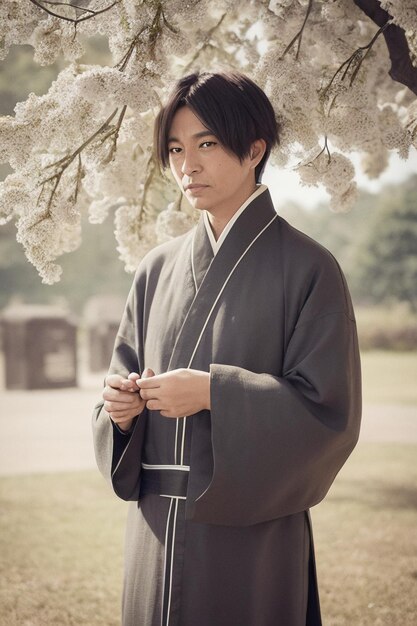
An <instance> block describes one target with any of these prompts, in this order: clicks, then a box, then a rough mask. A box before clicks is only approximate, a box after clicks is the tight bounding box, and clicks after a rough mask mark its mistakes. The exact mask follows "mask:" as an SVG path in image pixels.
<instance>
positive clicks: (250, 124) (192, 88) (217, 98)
mask: <svg viewBox="0 0 417 626" xmlns="http://www.w3.org/2000/svg"><path fill="white" fill-rule="evenodd" d="M183 106H188V107H189V108H190V109H191V110H192V111H193V113H194V114H195V115H196V116H197V117H198V118H199V120H200V121H201V123H202V124H204V126H206V128H208V129H209V131H210V132H211V133H213V134H214V135H215V136H216V137H217V139H218V140H219V141H220V143H221V144H222V145H223V146H224V147H225V148H226V149H228V150H230V151H231V152H232V153H234V154H235V155H236V156H237V157H238V158H239V160H240V161H242V160H243V159H244V158H245V157H247V156H248V155H249V153H250V148H251V145H252V143H253V142H254V141H256V140H257V139H264V140H265V143H266V150H265V154H264V156H263V158H262V160H261V161H260V163H259V164H258V165H257V166H256V169H255V179H256V182H260V180H261V177H262V173H263V170H264V168H265V164H266V162H267V160H268V158H269V155H270V153H271V150H272V148H273V147H274V146H275V145H278V144H279V131H280V125H279V123H278V122H277V120H276V118H275V113H274V109H273V107H272V104H271V102H270V101H269V99H268V97H267V96H266V94H265V93H264V92H263V91H262V89H261V88H260V87H258V85H256V83H254V82H253V81H252V80H251V79H250V78H248V77H247V76H245V75H244V74H241V73H240V72H236V71H233V72H220V73H209V72H203V73H196V74H189V75H188V76H184V78H181V79H180V80H179V81H178V82H177V83H176V84H175V86H174V88H173V90H172V91H171V93H170V95H169V98H168V102H167V104H166V105H165V106H164V107H162V108H161V110H160V111H159V113H158V115H157V118H156V120H155V128H154V151H155V157H156V159H157V161H158V162H159V164H160V165H161V166H162V168H166V167H168V165H169V152H168V134H169V131H170V128H171V124H172V120H173V118H174V115H175V113H176V112H177V110H178V109H179V108H181V107H183Z"/></svg>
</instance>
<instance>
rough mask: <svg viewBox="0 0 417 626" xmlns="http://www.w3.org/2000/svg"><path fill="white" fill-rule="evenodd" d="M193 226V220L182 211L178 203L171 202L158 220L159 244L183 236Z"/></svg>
mask: <svg viewBox="0 0 417 626" xmlns="http://www.w3.org/2000/svg"><path fill="white" fill-rule="evenodd" d="M192 226H193V220H192V218H191V217H190V216H189V215H186V214H185V213H184V212H183V211H181V210H180V208H179V207H178V204H177V203H176V202H170V203H169V204H168V206H167V208H166V209H165V211H161V213H160V214H159V215H158V217H157V220H156V227H155V228H156V233H157V238H158V242H159V243H162V242H163V241H168V240H169V239H173V238H174V237H178V236H179V235H183V234H184V233H186V232H187V231H188V230H190V228H191V227H192Z"/></svg>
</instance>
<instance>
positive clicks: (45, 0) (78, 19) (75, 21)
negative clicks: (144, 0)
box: [29, 0, 120, 26]
mask: <svg viewBox="0 0 417 626" xmlns="http://www.w3.org/2000/svg"><path fill="white" fill-rule="evenodd" d="M29 2H31V3H32V4H34V5H35V6H37V7H38V8H39V9H42V11H45V13H48V15H52V16H53V17H58V18H59V19H60V20H64V21H65V22H71V23H72V24H75V26H76V25H77V24H79V23H80V22H85V20H90V19H91V18H93V17H95V16H96V15H100V13H105V11H109V10H110V9H112V8H113V7H114V6H115V5H116V4H119V2H120V0H114V2H112V3H111V4H109V5H108V6H107V7H104V9H100V10H99V11H94V10H93V9H88V8H86V7H83V6H78V5H77V4H72V3H71V2H53V1H52V0H42V2H41V0H29ZM45 4H51V5H60V6H66V7H71V8H72V9H77V10H78V11H83V12H84V13H88V15H81V16H80V17H75V18H74V17H67V16H65V15H60V14H59V13H55V11H52V10H51V9H48V7H46V6H44V5H45Z"/></svg>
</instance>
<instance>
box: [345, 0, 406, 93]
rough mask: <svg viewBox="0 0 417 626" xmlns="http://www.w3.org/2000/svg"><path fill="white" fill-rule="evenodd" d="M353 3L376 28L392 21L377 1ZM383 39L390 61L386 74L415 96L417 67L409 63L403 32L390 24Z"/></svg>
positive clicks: (365, 0) (358, 0) (359, 0)
mask: <svg viewBox="0 0 417 626" xmlns="http://www.w3.org/2000/svg"><path fill="white" fill-rule="evenodd" d="M354 2H355V4H356V6H358V7H359V8H360V9H361V10H362V11H363V12H364V13H365V15H367V16H368V17H369V18H370V19H371V20H372V21H373V22H374V23H375V24H376V25H377V26H380V27H381V26H383V25H384V24H386V23H387V22H388V21H390V20H391V19H392V16H391V15H390V14H389V13H388V12H387V11H385V10H384V9H383V8H382V7H381V5H380V3H379V2H378V0H354ZM384 39H385V43H386V45H387V48H388V52H389V56H390V60H391V68H390V70H389V72H388V74H389V75H390V76H391V78H392V80H395V81H397V82H399V83H401V84H402V85H405V86H406V87H408V88H409V89H411V91H412V92H413V93H415V94H416V95H417V67H414V66H413V64H412V62H411V58H410V49H409V46H408V42H407V38H406V36H405V32H404V30H403V29H402V28H401V27H400V26H397V25H396V24H390V25H389V28H387V29H386V30H385V31H384Z"/></svg>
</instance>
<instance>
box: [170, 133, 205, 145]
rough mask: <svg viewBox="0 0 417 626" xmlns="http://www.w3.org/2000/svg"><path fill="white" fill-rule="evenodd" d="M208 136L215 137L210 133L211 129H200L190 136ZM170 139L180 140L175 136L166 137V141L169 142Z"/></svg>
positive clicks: (196, 137) (197, 137)
mask: <svg viewBox="0 0 417 626" xmlns="http://www.w3.org/2000/svg"><path fill="white" fill-rule="evenodd" d="M209 136H211V137H215V136H216V135H215V134H214V133H212V132H211V130H200V132H198V133H195V134H194V135H192V137H194V138H195V139H199V138H200V137H209ZM171 141H176V142H180V140H179V139H177V137H168V143H171Z"/></svg>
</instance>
